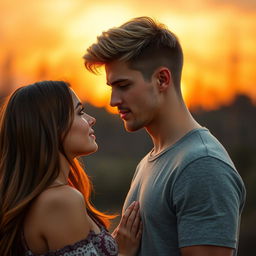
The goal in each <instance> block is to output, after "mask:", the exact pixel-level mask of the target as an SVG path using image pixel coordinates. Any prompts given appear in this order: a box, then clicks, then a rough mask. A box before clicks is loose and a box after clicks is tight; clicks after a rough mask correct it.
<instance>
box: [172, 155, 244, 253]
mask: <svg viewBox="0 0 256 256" xmlns="http://www.w3.org/2000/svg"><path fill="white" fill-rule="evenodd" d="M240 181H241V180H239V176H238V175H237V174H236V173H235V171H234V170H233V169H232V168H231V167H230V166H228V165H227V164H225V163H223V162H222V161H220V160H218V159H215V158H212V157H205V158H203V159H200V160H197V161H195V162H194V163H192V164H190V166H189V167H187V169H186V171H184V172H183V173H182V176H181V177H180V178H179V179H178V180H177V182H176V184H175V189H174V200H173V201H174V205H175V209H176V216H177V228H178V239H179V247H180V248H182V251H183V252H184V251H185V253H186V251H189V252H191V253H192V252H193V251H194V250H195V249H196V250H198V247H197V246H199V249H200V248H201V247H202V248H201V249H206V250H208V249H209V250H211V251H212V250H220V251H224V252H225V253H226V251H229V252H228V253H231V255H232V248H233V249H235V248H236V247H237V243H238V240H237V239H238V236H237V234H238V231H239V222H240V215H241V205H242V202H243V199H244V195H243V184H242V183H241V182H240ZM208 246H209V247H208ZM186 247H188V248H186ZM215 247H216V248H215ZM226 248H227V249H226ZM228 248H230V249H228ZM230 251H231V252H230ZM185 255H186V254H185ZM188 255H189V256H190V254H188ZM191 255H193V254H191ZM205 255H208V254H205ZM205 255H204V256H205ZM209 255H212V254H209ZM220 255H222V254H220ZM223 255H225V256H226V254H223ZM227 255H229V254H227ZM197 256H199V255H197Z"/></svg>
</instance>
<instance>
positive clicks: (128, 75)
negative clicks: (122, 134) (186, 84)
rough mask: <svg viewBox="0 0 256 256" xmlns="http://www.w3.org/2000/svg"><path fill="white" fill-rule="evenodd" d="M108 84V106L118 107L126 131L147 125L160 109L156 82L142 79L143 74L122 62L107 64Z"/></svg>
mask: <svg viewBox="0 0 256 256" xmlns="http://www.w3.org/2000/svg"><path fill="white" fill-rule="evenodd" d="M105 68H106V77H107V84H108V85H110V86H111V88H112V92H111V100H110V105H111V106H112V107H117V108H118V112H119V114H120V117H121V118H122V119H123V121H124V125H125V129H126V130H127V131H136V130H138V129H140V128H142V127H148V126H150V124H151V123H152V122H153V121H154V119H155V118H156V115H157V112H158V110H159V104H158V91H157V87H156V84H155V83H156V81H155V79H154V77H152V79H151V81H145V80H144V77H143V75H142V73H141V72H140V71H137V70H133V69H130V68H129V67H128V65H127V63H125V62H120V61H114V62H111V63H109V64H107V65H106V67H105Z"/></svg>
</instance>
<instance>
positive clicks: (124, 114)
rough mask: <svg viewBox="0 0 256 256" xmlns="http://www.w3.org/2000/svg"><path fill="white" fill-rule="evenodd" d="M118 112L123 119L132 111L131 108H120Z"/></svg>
mask: <svg viewBox="0 0 256 256" xmlns="http://www.w3.org/2000/svg"><path fill="white" fill-rule="evenodd" d="M118 112H119V114H120V117H121V118H122V119H125V118H126V117H127V115H128V114H129V113H130V112H131V111H130V110H129V109H118Z"/></svg>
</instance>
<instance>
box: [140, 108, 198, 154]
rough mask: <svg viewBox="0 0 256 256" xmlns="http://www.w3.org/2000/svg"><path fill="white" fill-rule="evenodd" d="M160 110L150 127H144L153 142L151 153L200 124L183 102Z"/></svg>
mask: <svg viewBox="0 0 256 256" xmlns="http://www.w3.org/2000/svg"><path fill="white" fill-rule="evenodd" d="M166 109H168V110H169V111H162V113H161V114H160V115H159V117H158V118H157V119H156V121H155V122H154V123H152V124H151V125H150V127H145V128H146V130H147V132H148V133H149V135H150V136H151V139H152V141H153V144H154V149H153V152H152V153H153V154H154V155H155V154H159V153H160V152H161V151H163V150H164V149H166V148H168V147H170V146H171V145H173V144H174V143H176V142H177V141H178V140H179V139H181V138H182V137H183V136H184V135H185V134H187V133H188V132H190V131H191V130H194V129H197V128H200V127H201V126H200V125H199V124H198V123H197V122H196V121H195V120H194V118H193V117H192V115H191V114H190V112H189V110H188V109H187V107H186V106H185V104H179V105H176V106H175V107H172V108H166Z"/></svg>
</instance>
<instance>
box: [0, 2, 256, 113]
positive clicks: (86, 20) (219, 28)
mask: <svg viewBox="0 0 256 256" xmlns="http://www.w3.org/2000/svg"><path fill="white" fill-rule="evenodd" d="M242 5H243V3H242V2H240V3H239V6H238V5H236V4H235V3H234V4H231V3H229V4H227V3H226V4H224V3H220V2H217V1H214V0H213V1H211V2H207V1H202V0H195V1H190V0H184V1H179V2H178V1H177V2H175V3H174V2H173V3H171V2H169V1H166V0H159V1H157V2H153V1H146V0H142V1H135V0H130V1H127V0H125V1H122V3H120V2H118V1H116V0H109V1H107V2H106V1H102V0H99V1H97V2H89V1H84V0H76V1H72V0H54V1H34V0H27V4H26V8H24V7H23V5H22V6H21V5H20V2H19V1H18V0H9V1H7V0H5V1H1V2H0V15H1V23H0V49H1V51H0V77H1V78H0V94H1V91H8V92H10V91H11V90H13V89H15V88H16V87H18V86H21V85H24V84H28V83H32V82H35V81H37V80H44V79H52V80H54V79H58V80H60V79H61V80H66V81H69V82H70V83H71V85H72V86H73V88H74V89H75V90H76V91H77V93H78V95H79V96H80V97H81V99H82V100H86V101H89V102H90V103H92V104H94V105H95V106H98V107H102V106H104V107H106V108H107V109H108V110H109V111H111V112H113V111H114V112H115V110H113V109H112V108H110V107H109V96H110V91H109V88H108V86H106V81H105V72H104V70H103V71H102V74H101V75H99V76H95V75H93V74H90V73H89V72H87V71H85V68H84V66H83V59H82V56H83V55H84V53H85V51H86V49H87V48H88V47H89V46H90V45H91V44H92V43H94V42H95V41H96V37H97V36H98V35H100V34H101V33H102V31H106V30H108V29H109V28H111V27H113V26H119V25H121V24H122V23H123V22H125V21H127V20H129V19H131V18H133V17H136V16H144V15H148V16H151V17H153V18H156V19H157V20H159V21H160V22H162V23H164V24H166V25H167V26H168V27H169V28H170V29H171V30H172V31H173V32H175V33H176V34H177V35H178V37H179V39H180V41H181V44H182V46H183V50H184V57H185V62H184V70H183V77H182V83H183V85H182V87H183V89H182V90H183V93H184V97H185V99H186V102H187V103H188V105H189V106H190V107H191V108H193V107H203V108H205V109H214V108H217V107H218V106H220V105H223V104H229V103H230V102H231V101H232V99H233V98H234V97H235V95H236V94H238V93H240V94H241V93H243V94H246V95H248V96H249V97H250V98H251V99H252V100H254V102H255V103H256V89H255V81H256V68H255V61H256V51H255V45H256V31H255V21H256V15H255V12H256V10H254V9H248V8H247V9H246V6H245V7H244V8H240V7H241V6H242ZM8 81H9V82H8Z"/></svg>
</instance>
